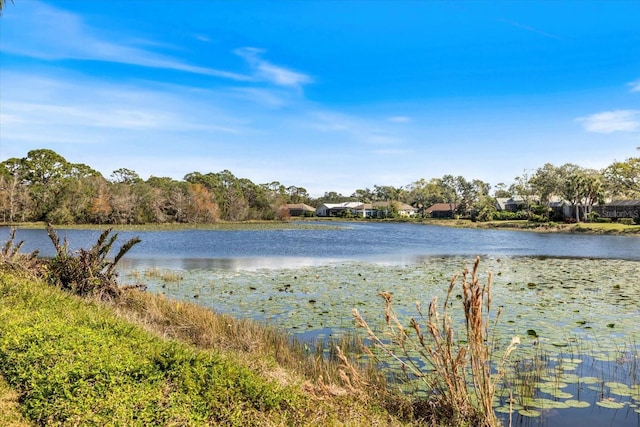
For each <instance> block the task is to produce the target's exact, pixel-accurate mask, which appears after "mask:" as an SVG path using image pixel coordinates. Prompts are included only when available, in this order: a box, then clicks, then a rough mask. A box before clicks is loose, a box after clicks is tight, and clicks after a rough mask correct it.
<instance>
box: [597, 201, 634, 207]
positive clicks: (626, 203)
mask: <svg viewBox="0 0 640 427" xmlns="http://www.w3.org/2000/svg"><path fill="white" fill-rule="evenodd" d="M600 206H627V207H630V206H640V200H614V201H612V202H609V203H605V204H604V205H600Z"/></svg>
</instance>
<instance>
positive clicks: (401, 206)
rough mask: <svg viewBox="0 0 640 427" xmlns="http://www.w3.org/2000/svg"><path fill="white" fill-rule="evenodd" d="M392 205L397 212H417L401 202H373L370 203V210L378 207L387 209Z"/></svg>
mask: <svg viewBox="0 0 640 427" xmlns="http://www.w3.org/2000/svg"><path fill="white" fill-rule="evenodd" d="M392 203H394V204H395V207H396V208H397V209H398V210H399V211H417V209H416V208H414V207H413V206H411V205H408V204H406V203H402V202H397V201H390V202H373V203H372V206H371V207H372V208H380V207H387V206H389V205H391V204H392Z"/></svg>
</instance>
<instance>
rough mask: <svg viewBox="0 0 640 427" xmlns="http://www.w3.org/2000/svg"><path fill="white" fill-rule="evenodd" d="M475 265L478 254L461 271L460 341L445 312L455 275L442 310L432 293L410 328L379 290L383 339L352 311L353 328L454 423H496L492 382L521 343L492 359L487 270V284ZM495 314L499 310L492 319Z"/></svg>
mask: <svg viewBox="0 0 640 427" xmlns="http://www.w3.org/2000/svg"><path fill="white" fill-rule="evenodd" d="M479 263H480V258H479V257H478V258H476V261H475V264H474V267H473V270H472V271H471V272H469V271H468V269H465V270H464V272H463V273H462V283H461V287H462V291H463V298H462V304H463V311H464V321H465V329H464V333H465V336H466V337H465V338H464V339H461V338H460V337H458V333H457V331H456V327H455V325H454V321H453V318H452V316H451V314H450V313H449V307H450V306H451V305H450V304H449V300H450V298H451V295H452V292H453V290H454V288H455V286H456V284H457V283H458V279H459V276H458V275H457V274H456V275H454V276H453V278H452V279H451V282H450V284H449V288H448V291H447V295H446V298H445V301H444V304H443V306H442V308H441V309H440V308H439V306H438V299H437V297H434V298H433V299H432V300H431V303H430V304H429V311H428V313H427V314H426V315H425V314H424V313H423V311H422V309H421V307H420V303H416V308H417V311H418V314H419V316H418V320H416V318H411V319H410V322H409V327H408V328H405V327H404V325H403V324H402V323H401V321H400V320H399V318H398V316H397V315H396V313H395V311H394V310H393V308H392V295H391V294H390V293H388V292H382V293H380V296H381V297H382V298H383V299H384V301H385V325H386V326H385V332H384V335H383V336H382V337H381V336H380V334H378V333H376V332H374V331H373V329H372V328H371V327H370V326H369V325H368V324H367V322H366V321H365V320H364V318H363V317H362V316H361V315H360V313H359V312H358V310H356V309H354V310H353V315H354V317H355V319H356V323H357V326H359V327H361V328H364V330H365V331H366V333H367V336H368V338H369V339H370V340H371V342H372V343H373V345H374V346H375V347H376V348H377V349H379V350H381V351H382V353H383V354H384V355H386V356H387V357H390V358H391V359H392V360H394V361H395V362H397V363H399V364H400V367H401V369H402V370H403V371H404V372H406V373H407V374H408V377H409V378H411V379H415V380H418V381H421V382H422V383H423V384H424V386H425V387H426V390H427V392H428V393H429V399H430V400H434V401H435V402H437V406H438V407H439V408H441V409H443V410H445V411H446V412H447V414H446V416H448V417H449V418H450V420H451V421H452V423H453V424H454V425H457V424H460V423H471V424H473V425H480V426H495V425H497V424H498V420H497V418H496V416H495V413H494V411H493V407H492V404H493V397H494V394H495V388H496V384H497V382H498V381H499V380H500V378H501V377H502V375H504V369H503V367H504V365H505V363H506V362H507V359H508V357H509V355H510V354H511V353H512V352H513V350H515V348H516V346H517V345H518V344H519V342H520V340H519V339H518V337H514V338H513V339H512V340H511V343H510V344H509V345H508V346H507V348H506V349H505V350H504V351H503V354H502V356H501V358H500V359H499V360H497V361H495V360H492V359H493V357H494V355H495V353H497V343H496V342H495V341H492V339H491V335H490V333H491V331H490V326H491V325H490V324H491V322H492V320H491V274H489V277H488V280H487V282H486V284H485V285H481V284H480V282H479V279H478V275H477V273H478V266H479ZM499 315H500V312H499V311H498V313H497V315H496V318H495V321H496V322H497V319H498V317H499ZM369 354H371V355H373V353H371V352H369ZM494 368H495V371H494Z"/></svg>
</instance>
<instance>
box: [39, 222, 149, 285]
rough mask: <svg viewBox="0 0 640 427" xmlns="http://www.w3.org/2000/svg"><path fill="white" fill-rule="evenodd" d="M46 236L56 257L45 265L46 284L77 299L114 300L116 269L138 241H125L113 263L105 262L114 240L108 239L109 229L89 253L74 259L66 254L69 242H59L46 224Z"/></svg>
mask: <svg viewBox="0 0 640 427" xmlns="http://www.w3.org/2000/svg"><path fill="white" fill-rule="evenodd" d="M47 233H48V235H49V238H50V239H51V242H52V243H53V246H54V247H55V249H56V256H55V257H54V258H53V259H51V260H50V261H49V265H48V274H47V278H48V281H49V283H51V284H52V285H54V286H57V287H59V288H61V289H65V290H68V291H71V292H73V293H75V294H78V295H94V296H98V297H100V298H115V297H117V296H119V295H120V292H121V288H120V287H119V286H118V283H117V276H118V273H117V270H116V266H117V264H118V262H119V261H120V259H122V257H123V256H124V255H125V254H126V253H127V252H128V251H129V250H130V249H131V248H132V247H133V246H134V245H136V244H137V243H139V242H140V239H139V238H137V237H134V238H133V239H130V240H129V241H127V242H126V243H125V244H124V245H122V247H121V248H120V251H119V252H118V254H117V255H116V256H115V258H114V259H113V260H109V259H107V257H108V256H109V252H110V251H111V247H112V246H113V244H114V243H115V241H116V239H117V238H118V234H117V233H115V234H113V235H111V236H110V237H109V234H110V233H111V229H110V228H108V229H106V230H105V231H103V232H102V234H101V235H100V237H98V241H97V242H96V243H95V244H94V245H93V246H92V247H91V248H90V249H88V250H87V249H80V250H79V251H78V252H77V253H76V254H75V255H74V254H72V253H70V252H69V249H68V246H69V242H68V241H67V240H66V239H65V240H64V242H63V243H62V244H60V238H59V237H58V234H57V233H56V231H55V230H54V229H53V228H52V227H51V225H50V224H49V225H48V226H47Z"/></svg>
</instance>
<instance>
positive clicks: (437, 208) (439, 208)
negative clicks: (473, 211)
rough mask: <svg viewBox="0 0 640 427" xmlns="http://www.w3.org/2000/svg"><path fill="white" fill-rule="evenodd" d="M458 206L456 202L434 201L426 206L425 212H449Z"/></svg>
mask: <svg viewBox="0 0 640 427" xmlns="http://www.w3.org/2000/svg"><path fill="white" fill-rule="evenodd" d="M457 208H458V204H457V203H436V204H434V205H431V206H429V207H428V208H427V212H428V213H431V212H443V211H444V212H450V211H454V210H456V209H457Z"/></svg>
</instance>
